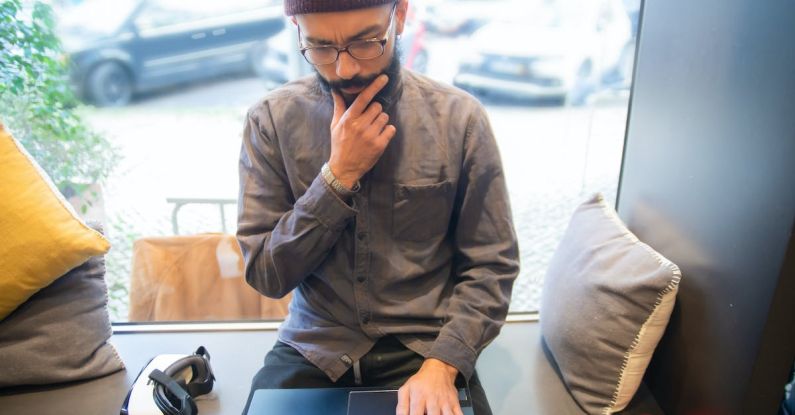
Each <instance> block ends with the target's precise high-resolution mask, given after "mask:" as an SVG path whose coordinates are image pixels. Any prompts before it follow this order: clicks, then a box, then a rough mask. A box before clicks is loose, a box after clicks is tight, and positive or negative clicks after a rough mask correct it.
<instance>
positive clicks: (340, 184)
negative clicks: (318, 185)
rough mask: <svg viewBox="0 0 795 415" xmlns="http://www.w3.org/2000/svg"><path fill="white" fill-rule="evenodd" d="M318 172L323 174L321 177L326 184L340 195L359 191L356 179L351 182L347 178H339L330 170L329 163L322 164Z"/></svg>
mask: <svg viewBox="0 0 795 415" xmlns="http://www.w3.org/2000/svg"><path fill="white" fill-rule="evenodd" d="M320 173H321V175H322V176H323V179H324V180H325V181H326V184H328V185H329V186H330V187H331V188H332V189H333V190H334V192H336V193H337V194H339V195H340V196H344V197H349V196H352V195H353V194H354V193H356V192H358V191H359V182H358V180H354V181H353V182H349V181H348V180H344V181H343V180H340V178H339V177H338V176H337V175H336V174H335V172H334V171H333V170H332V168H331V166H330V165H329V163H325V164H323V167H322V168H321V170H320Z"/></svg>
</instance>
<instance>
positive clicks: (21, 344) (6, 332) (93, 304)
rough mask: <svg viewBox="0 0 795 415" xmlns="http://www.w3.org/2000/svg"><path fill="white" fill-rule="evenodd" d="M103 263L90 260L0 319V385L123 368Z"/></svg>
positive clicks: (56, 380)
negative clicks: (113, 341)
mask: <svg viewBox="0 0 795 415" xmlns="http://www.w3.org/2000/svg"><path fill="white" fill-rule="evenodd" d="M107 302H108V294H107V287H106V285H105V262H104V258H103V257H102V256H97V257H93V258H91V259H89V260H88V261H87V262H86V263H84V264H82V265H80V266H78V267H77V268H74V269H73V270H71V271H69V272H68V273H67V274H65V275H63V276H62V277H60V278H58V279H57V280H55V282H53V283H52V284H50V285H49V286H47V287H45V288H43V289H42V290H40V291H39V292H37V293H36V294H34V295H33V296H32V297H31V298H29V299H28V300H27V301H26V302H25V303H23V304H22V305H21V306H19V307H18V308H17V309H16V310H14V312H13V313H11V314H10V315H9V316H8V317H6V318H5V319H4V320H2V321H0V368H2V370H0V387H10V386H21V385H48V384H53V383H60V382H70V381H76V380H85V379H91V378H96V377H99V376H103V375H107V374H109V373H113V372H116V371H118V370H121V369H123V368H124V364H123V363H122V361H121V359H120V358H119V356H118V355H117V354H116V349H115V348H114V347H113V346H112V345H111V344H110V343H108V339H109V338H110V335H111V327H110V320H109V317H108V311H107V308H106V305H107Z"/></svg>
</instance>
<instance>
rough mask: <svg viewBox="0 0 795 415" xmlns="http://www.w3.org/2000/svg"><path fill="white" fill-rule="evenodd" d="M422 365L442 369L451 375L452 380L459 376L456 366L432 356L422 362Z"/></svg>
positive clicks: (426, 367)
mask: <svg viewBox="0 0 795 415" xmlns="http://www.w3.org/2000/svg"><path fill="white" fill-rule="evenodd" d="M422 367H423V368H424V369H432V370H441V371H443V372H444V373H446V374H447V375H448V376H450V379H451V380H452V381H455V378H456V376H458V369H456V367H455V366H453V365H451V364H449V363H447V362H444V361H442V360H439V359H435V358H432V357H430V358H428V359H425V361H424V362H423V363H422Z"/></svg>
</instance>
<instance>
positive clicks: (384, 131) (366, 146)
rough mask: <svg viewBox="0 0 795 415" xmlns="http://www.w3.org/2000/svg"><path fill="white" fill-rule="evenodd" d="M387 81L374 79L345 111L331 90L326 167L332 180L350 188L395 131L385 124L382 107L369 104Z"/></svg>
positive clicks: (379, 155) (373, 163) (341, 100)
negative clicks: (329, 149)
mask: <svg viewBox="0 0 795 415" xmlns="http://www.w3.org/2000/svg"><path fill="white" fill-rule="evenodd" d="M387 81H388V77H387V76H386V75H380V76H379V77H377V78H375V80H374V81H373V82H372V83H371V84H370V85H368V86H367V88H365V89H364V90H362V92H361V93H359V95H358V96H357V97H356V99H355V100H354V101H353V104H351V106H350V108H347V109H346V108H345V100H343V99H342V96H340V95H339V94H338V93H337V92H335V91H332V97H333V98H334V117H333V118H332V120H331V157H330V159H329V162H328V165H329V168H330V169H331V172H332V173H333V174H334V177H336V178H337V180H339V181H340V182H341V183H342V184H343V185H344V186H345V187H347V188H349V189H350V188H352V187H353V186H354V184H356V181H358V180H359V179H360V178H361V177H362V176H364V174H365V173H367V172H368V171H370V169H372V168H373V166H374V165H375V163H376V162H377V161H378V159H379V158H381V155H382V154H383V153H384V150H385V149H386V146H387V144H389V141H390V140H392V137H394V136H395V132H396V131H397V130H396V129H395V126H393V125H387V122H388V121H389V115H387V114H386V113H385V112H383V108H382V107H381V104H380V103H378V102H373V103H370V102H371V101H372V100H373V98H374V97H375V94H377V93H378V91H380V90H381V88H383V87H384V85H386V84H387Z"/></svg>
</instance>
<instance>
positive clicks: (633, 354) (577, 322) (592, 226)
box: [540, 194, 681, 414]
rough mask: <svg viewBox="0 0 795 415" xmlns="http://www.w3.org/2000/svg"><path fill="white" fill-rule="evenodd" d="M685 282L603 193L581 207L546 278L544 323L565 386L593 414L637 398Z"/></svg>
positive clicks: (544, 331)
mask: <svg viewBox="0 0 795 415" xmlns="http://www.w3.org/2000/svg"><path fill="white" fill-rule="evenodd" d="M680 276H681V274H680V272H679V268H678V267H677V266H676V265H674V264H673V263H671V262H670V261H668V260H667V259H665V258H664V257H663V256H662V255H660V254H659V253H657V252H655V251H654V250H653V249H652V248H650V247H649V246H648V245H646V244H644V243H642V242H640V241H639V240H638V239H637V237H635V235H633V234H632V233H631V232H630V231H629V230H627V228H626V227H625V226H624V225H623V223H622V222H621V220H620V219H619V218H618V215H616V213H615V211H614V210H613V208H612V207H610V206H608V205H607V203H606V202H605V200H604V198H603V197H602V196H601V195H598V194H597V195H595V196H594V197H593V198H592V199H591V200H589V201H587V202H585V203H584V204H582V205H581V206H579V207H578V208H577V210H576V211H575V213H574V215H573V217H572V219H571V222H570V223H569V227H568V228H567V230H566V233H565V235H564V236H563V240H562V241H561V242H560V246H559V247H558V249H557V251H556V252H555V255H554V256H553V259H552V262H551V264H550V266H549V270H548V272H547V276H546V279H545V282H544V289H543V292H542V300H541V315H540V321H541V333H542V336H543V338H544V341H545V343H546V345H547V347H548V348H549V351H550V353H551V355H552V356H553V357H554V360H555V363H556V364H557V366H558V368H559V370H560V374H561V377H562V378H563V381H564V383H565V384H566V386H567V387H568V389H569V391H570V392H571V394H572V396H573V397H574V398H575V400H577V402H578V403H579V404H580V406H582V408H583V409H584V410H585V411H586V412H588V413H590V414H606V413H612V412H617V411H619V410H621V409H623V408H624V407H625V406H626V405H627V404H628V403H629V401H630V400H631V399H632V396H633V395H634V394H635V391H637V389H638V386H639V385H640V382H641V379H642V377H643V373H644V372H645V370H646V367H647V366H648V363H649V360H650V359H651V355H652V353H653V352H654V348H655V347H656V346H657V343H658V342H659V340H660V337H661V336H662V334H663V332H664V330H665V326H666V325H667V324H668V319H669V318H670V315H671V310H672V309H673V305H674V301H675V297H676V292H677V289H678V286H679V280H680Z"/></svg>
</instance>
